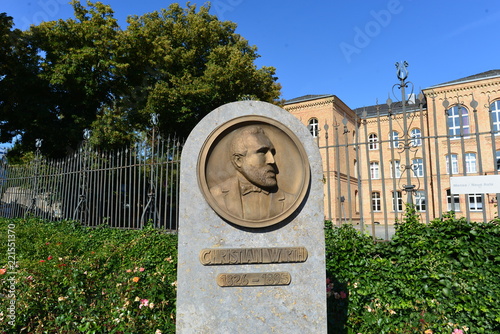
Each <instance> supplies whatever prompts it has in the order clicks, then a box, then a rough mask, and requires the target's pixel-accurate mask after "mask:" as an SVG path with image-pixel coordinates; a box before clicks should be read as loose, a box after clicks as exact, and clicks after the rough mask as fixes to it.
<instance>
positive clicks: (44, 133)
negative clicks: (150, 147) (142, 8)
mask: <svg viewBox="0 0 500 334" xmlns="http://www.w3.org/2000/svg"><path fill="white" fill-rule="evenodd" d="M72 5H73V8H74V16H75V18H74V19H73V18H72V19H68V20H57V21H49V22H43V23H41V24H39V25H37V26H32V27H31V28H30V29H29V30H28V31H22V32H21V31H19V30H12V20H11V18H10V19H8V17H7V16H6V15H4V16H2V17H1V26H0V29H2V36H1V38H2V48H3V47H4V43H3V42H4V40H7V42H8V43H7V42H6V44H5V47H6V48H7V50H14V51H17V53H16V54H14V55H9V54H8V53H7V56H10V58H9V60H10V61H11V62H16V66H17V67H9V68H13V69H15V70H12V71H10V72H9V73H7V74H4V71H5V69H4V68H3V67H1V68H0V70H1V71H2V72H0V75H2V76H0V78H3V80H2V81H1V82H0V83H1V84H2V85H3V83H4V81H5V80H6V79H5V78H8V79H9V80H8V81H9V85H8V87H9V89H11V90H13V89H14V88H17V87H19V86H23V85H24V86H26V89H24V90H23V89H21V90H18V91H17V94H16V95H12V96H10V97H9V101H8V102H9V103H4V101H1V102H2V104H1V108H2V109H1V110H0V121H1V123H0V131H1V132H0V138H1V140H2V141H4V142H5V141H7V140H8V139H10V138H11V137H12V136H13V135H20V136H21V140H20V142H19V145H18V148H19V151H20V152H22V151H23V150H24V151H26V150H29V149H33V145H34V139H35V138H42V139H44V142H43V146H42V151H43V152H44V153H45V154H47V155H50V156H62V155H64V154H66V153H67V151H68V150H72V149H75V148H76V147H77V145H78V143H79V142H80V141H81V139H82V133H83V130H84V129H85V128H92V129H93V130H94V131H93V138H92V142H93V143H95V144H98V145H100V146H102V147H104V148H116V147H119V146H122V145H125V144H128V143H129V142H130V141H133V140H134V134H136V133H138V132H139V131H142V130H145V129H147V128H148V124H149V120H150V117H151V114H152V113H156V114H158V115H159V129H160V131H161V133H162V134H163V135H167V134H176V135H178V136H187V135H188V134H189V132H190V131H191V129H192V128H193V127H194V126H195V125H196V123H197V122H198V121H199V120H200V119H201V118H202V117H204V116H205V115H206V114H208V113H209V112H210V111H211V110H213V109H215V108H217V107H218V106H220V105H222V104H224V103H228V102H233V101H237V100H242V99H256V100H262V101H268V102H274V101H276V99H277V98H278V97H279V95H280V88H281V87H280V85H279V84H278V83H277V78H276V77H275V69H274V68H272V67H262V68H257V67H256V65H255V64H254V61H255V59H257V58H258V57H259V55H258V54H257V49H256V47H255V46H250V45H249V44H248V41H246V40H245V39H244V38H242V37H241V36H239V35H238V34H236V33H235V29H236V24H234V23H232V22H227V21H220V20H218V18H217V17H216V16H214V15H211V14H210V13H209V11H210V7H209V6H202V7H200V8H199V9H197V8H196V6H195V5H190V4H188V5H187V6H186V8H182V7H181V6H180V5H178V4H172V5H171V6H170V7H169V8H168V9H162V10H161V11H155V12H152V13H148V14H145V15H143V16H131V17H129V18H128V26H127V28H126V29H121V28H120V27H119V26H118V24H117V21H116V19H115V18H114V17H113V11H112V9H111V7H110V6H107V5H104V4H102V3H99V2H96V3H92V2H90V1H88V2H87V3H86V6H84V5H82V4H81V2H80V1H77V0H74V1H73V2H72ZM2 60H3V59H2ZM26 78H29V80H26ZM5 86H7V85H5ZM24 86H23V87H24ZM0 89H2V91H1V93H2V96H6V95H4V91H8V89H7V88H4V87H3V86H0ZM13 111H17V113H15V114H14V113H13Z"/></svg>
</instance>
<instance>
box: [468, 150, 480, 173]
mask: <svg viewBox="0 0 500 334" xmlns="http://www.w3.org/2000/svg"><path fill="white" fill-rule="evenodd" d="M476 165H477V164H476V153H465V171H466V172H467V173H477V167H476Z"/></svg>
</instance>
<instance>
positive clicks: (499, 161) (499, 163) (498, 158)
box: [495, 151, 500, 171]
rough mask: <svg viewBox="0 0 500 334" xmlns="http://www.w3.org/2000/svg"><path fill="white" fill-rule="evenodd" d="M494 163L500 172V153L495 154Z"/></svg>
mask: <svg viewBox="0 0 500 334" xmlns="http://www.w3.org/2000/svg"><path fill="white" fill-rule="evenodd" d="M495 162H496V166H497V170H498V171H500V151H497V153H496V157H495Z"/></svg>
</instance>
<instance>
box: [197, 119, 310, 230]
mask: <svg viewBox="0 0 500 334" xmlns="http://www.w3.org/2000/svg"><path fill="white" fill-rule="evenodd" d="M197 168H198V183H199V185H200V188H201V191H202V193H203V195H204V197H205V199H206V200H207V202H208V203H209V205H210V206H211V207H212V209H213V210H214V211H215V212H216V213H217V214H218V215H219V216H221V217H222V218H223V219H225V220H226V221H228V222H230V223H233V224H235V225H239V226H244V227H250V228H260V227H266V226H271V225H274V224H277V223H279V222H282V221H283V220H285V219H286V218H287V217H289V216H290V215H291V214H292V213H293V212H295V211H296V210H297V208H298V207H299V206H300V204H301V203H302V201H303V200H304V198H305V196H306V194H307V191H308V187H309V181H310V170H309V161H308V158H307V154H306V152H305V150H304V147H303V146H302V143H301V142H300V140H299V139H298V138H297V136H296V135H295V134H294V133H293V132H292V131H291V130H290V129H288V128H287V127H286V126H284V125H283V124H282V123H280V122H278V121H275V120H273V119H271V118H268V117H264V116H256V115H249V116H243V117H238V118H235V119H232V120H231V121H229V122H227V123H224V124H223V125H221V126H220V127H218V128H217V129H215V130H214V131H213V132H212V133H211V134H210V135H209V136H208V138H207V140H206V141H205V143H204V144H203V146H202V149H201V151H200V155H199V157H198V166H197Z"/></svg>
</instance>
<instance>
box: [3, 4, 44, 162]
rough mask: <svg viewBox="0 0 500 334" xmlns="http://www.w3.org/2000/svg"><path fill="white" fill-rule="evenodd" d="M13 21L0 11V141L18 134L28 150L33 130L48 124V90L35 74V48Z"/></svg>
mask: <svg viewBox="0 0 500 334" xmlns="http://www.w3.org/2000/svg"><path fill="white" fill-rule="evenodd" d="M13 25H14V23H13V19H12V17H10V16H8V15H7V14H6V13H0V141H1V142H3V143H6V142H11V141H12V139H13V138H14V137H17V136H22V137H23V139H24V140H25V141H26V142H29V143H31V146H29V147H25V148H24V149H27V150H28V151H29V150H32V149H33V148H34V146H35V138H37V134H38V133H41V132H43V131H45V130H46V129H50V128H51V124H52V121H53V118H52V117H51V114H50V106H49V95H50V92H49V89H48V87H47V85H46V84H45V83H44V81H43V80H42V79H41V78H40V77H39V73H40V68H39V66H38V55H37V50H36V48H34V47H33V46H32V45H31V44H30V43H29V41H28V40H27V38H26V34H24V33H23V32H22V31H20V30H19V29H13ZM16 149H17V150H18V152H19V151H21V152H22V148H21V147H20V146H18V147H16Z"/></svg>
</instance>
